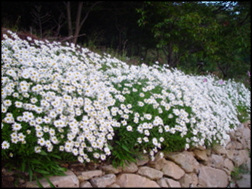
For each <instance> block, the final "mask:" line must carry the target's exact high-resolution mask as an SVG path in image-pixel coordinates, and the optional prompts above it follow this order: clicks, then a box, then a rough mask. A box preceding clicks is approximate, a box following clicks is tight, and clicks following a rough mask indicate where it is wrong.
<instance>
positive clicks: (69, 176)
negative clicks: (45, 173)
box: [26, 170, 79, 188]
mask: <svg viewBox="0 0 252 189" xmlns="http://www.w3.org/2000/svg"><path fill="white" fill-rule="evenodd" d="M49 180H50V181H51V182H52V184H53V185H54V186H55V187H57V188H63V187H64V188H78V187H79V180H78V178H77V177H76V175H75V174H74V173H73V172H72V171H70V170H68V171H67V172H66V176H52V177H50V178H49ZM39 181H40V183H41V185H42V186H43V187H44V188H50V184H49V183H48V181H47V180H46V179H41V180H39ZM26 187H27V188H35V187H36V188H37V187H38V185H37V182H36V181H32V182H28V183H27V185H26Z"/></svg>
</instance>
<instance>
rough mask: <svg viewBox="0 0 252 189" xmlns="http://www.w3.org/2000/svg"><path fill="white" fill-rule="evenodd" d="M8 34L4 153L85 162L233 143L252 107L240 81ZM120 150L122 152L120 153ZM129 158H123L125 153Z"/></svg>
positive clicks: (3, 73)
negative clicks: (128, 61)
mask: <svg viewBox="0 0 252 189" xmlns="http://www.w3.org/2000/svg"><path fill="white" fill-rule="evenodd" d="M3 37H4V40H2V47H1V48H2V54H1V56H2V57H1V84H2V85H1V86H2V88H1V95H2V99H1V110H2V113H1V115H2V125H1V131H2V132H1V133H2V141H1V143H2V151H3V153H2V157H5V158H6V157H8V156H9V154H12V157H14V156H17V155H19V156H22V154H23V153H26V152H27V151H28V152H29V154H34V153H35V154H40V153H43V152H47V153H55V154H58V153H70V154H72V155H73V156H75V157H76V160H78V161H80V162H90V161H91V160H102V161H103V160H106V158H107V157H109V156H113V155H114V156H117V158H119V159H120V153H119V150H124V152H125V153H127V152H129V154H130V151H132V150H135V151H139V152H140V151H141V152H144V153H149V155H150V156H151V157H152V158H153V157H154V154H155V153H157V152H158V151H159V150H164V149H165V150H168V151H169V150H171V151H172V150H179V149H180V148H181V149H188V148H190V147H193V146H209V145H211V144H212V143H213V142H218V143H220V144H221V145H225V144H226V143H227V141H228V140H229V135H228V133H229V132H230V131H231V130H233V129H236V127H237V126H238V125H239V124H240V121H239V120H238V111H237V106H242V107H245V109H246V111H247V112H248V114H249V113H250V91H249V90H248V89H246V88H245V87H244V85H243V84H241V83H236V82H234V81H232V80H228V81H220V80H218V79H216V78H214V77H212V76H210V75H208V76H194V75H186V74H184V73H183V72H181V71H179V70H176V69H173V70H170V69H169V68H168V67H167V66H159V65H154V66H146V65H145V64H142V65H139V66H133V65H132V66H129V65H127V64H126V63H124V62H122V61H120V60H118V59H116V58H113V57H111V56H110V55H109V54H103V55H99V54H96V53H93V52H91V51H89V50H88V49H86V48H80V47H78V48H77V47H74V46H73V45H72V44H67V45H62V44H61V43H59V42H52V43H50V42H48V41H39V40H31V39H30V38H28V39H27V41H26V40H21V39H20V38H19V37H18V36H17V35H16V34H15V33H13V32H11V31H8V35H7V34H4V36H3ZM117 151H118V153H116V152H117ZM122 159H123V158H122Z"/></svg>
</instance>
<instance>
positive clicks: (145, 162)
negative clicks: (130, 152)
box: [136, 155, 150, 166]
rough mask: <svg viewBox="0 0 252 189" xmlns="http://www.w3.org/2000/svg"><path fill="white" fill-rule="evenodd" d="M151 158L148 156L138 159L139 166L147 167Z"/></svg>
mask: <svg viewBox="0 0 252 189" xmlns="http://www.w3.org/2000/svg"><path fill="white" fill-rule="evenodd" d="M149 160H150V159H149V157H148V156H147V155H144V156H142V157H141V158H140V159H137V162H136V164H137V166H141V165H145V164H147V163H148V162H149Z"/></svg>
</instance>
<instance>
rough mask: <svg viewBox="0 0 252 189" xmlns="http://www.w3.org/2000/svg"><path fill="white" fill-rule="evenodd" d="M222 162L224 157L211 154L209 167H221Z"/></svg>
mask: <svg viewBox="0 0 252 189" xmlns="http://www.w3.org/2000/svg"><path fill="white" fill-rule="evenodd" d="M223 164H224V158H223V157H222V156H220V155H216V154H212V155H211V157H210V165H211V167H214V168H218V169H222V168H223Z"/></svg>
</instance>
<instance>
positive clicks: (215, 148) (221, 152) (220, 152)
mask: <svg viewBox="0 0 252 189" xmlns="http://www.w3.org/2000/svg"><path fill="white" fill-rule="evenodd" d="M213 152H214V153H216V154H218V155H226V154H227V150H226V149H225V147H223V146H221V145H219V144H216V145H214V146H213Z"/></svg>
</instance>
